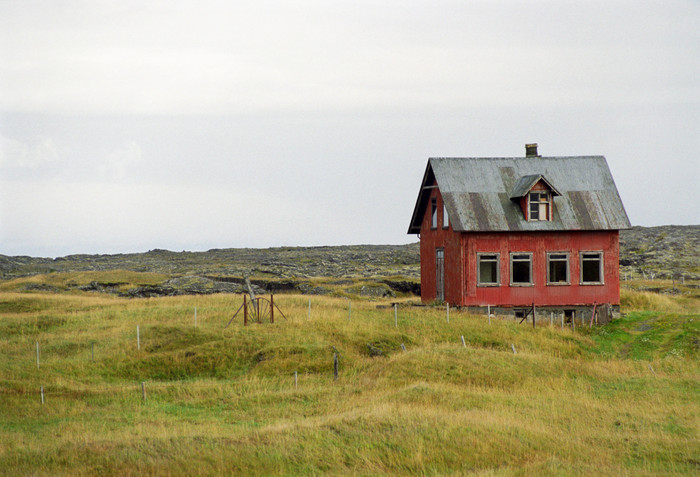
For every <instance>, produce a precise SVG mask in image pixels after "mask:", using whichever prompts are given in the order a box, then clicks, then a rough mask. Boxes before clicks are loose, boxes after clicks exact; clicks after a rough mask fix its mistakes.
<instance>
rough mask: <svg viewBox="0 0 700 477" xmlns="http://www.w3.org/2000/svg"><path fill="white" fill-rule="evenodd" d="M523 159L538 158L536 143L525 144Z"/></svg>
mask: <svg viewBox="0 0 700 477" xmlns="http://www.w3.org/2000/svg"><path fill="white" fill-rule="evenodd" d="M525 157H540V155H539V154H537V143H536V142H535V143H533V144H525Z"/></svg>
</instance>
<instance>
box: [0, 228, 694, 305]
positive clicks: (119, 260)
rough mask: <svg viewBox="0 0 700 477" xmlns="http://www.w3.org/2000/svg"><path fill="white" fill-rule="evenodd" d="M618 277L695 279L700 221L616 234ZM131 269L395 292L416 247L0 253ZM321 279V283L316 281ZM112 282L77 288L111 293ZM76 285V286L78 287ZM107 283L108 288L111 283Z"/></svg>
mask: <svg viewBox="0 0 700 477" xmlns="http://www.w3.org/2000/svg"><path fill="white" fill-rule="evenodd" d="M620 247H621V258H620V267H621V273H622V274H623V278H625V277H627V278H629V279H631V278H668V279H678V280H692V281H696V280H700V253H699V251H700V226H698V225H692V226H663V227H634V228H632V229H630V230H624V231H622V232H621V238H620ZM110 270H128V271H134V272H151V273H158V274H163V275H165V276H167V277H168V279H167V280H166V281H164V282H162V283H159V284H150V285H147V286H143V287H138V288H135V289H133V290H130V292H129V295H130V296H152V295H163V294H168V295H170V294H181V293H217V292H235V291H240V290H241V289H242V283H243V276H245V275H249V276H250V277H251V281H252V283H253V284H254V285H255V286H257V287H259V288H261V289H265V290H271V291H283V290H289V291H298V292H302V293H329V292H331V290H336V291H337V290H338V287H341V288H342V289H343V290H344V291H345V292H347V293H357V294H370V295H372V294H374V295H376V294H393V293H397V292H399V293H400V292H404V293H416V292H419V290H420V285H419V281H420V262H419V249H418V244H417V243H413V244H409V245H350V246H337V247H276V248H267V249H250V248H246V249H214V250H209V251H206V252H170V251H167V250H151V251H149V252H146V253H133V254H115V255H69V256H66V257H60V258H56V259H50V258H35V257H8V256H4V255H0V281H6V280H9V279H13V278H18V277H27V276H32V275H39V274H45V273H51V272H87V271H110ZM319 278H323V280H319ZM112 285H113V284H109V283H90V284H88V285H85V284H83V285H80V287H81V289H85V288H86V286H87V287H88V288H90V287H92V289H94V290H95V291H109V290H110V289H112V288H114V286H112ZM76 286H77V285H76ZM110 287H111V288H110Z"/></svg>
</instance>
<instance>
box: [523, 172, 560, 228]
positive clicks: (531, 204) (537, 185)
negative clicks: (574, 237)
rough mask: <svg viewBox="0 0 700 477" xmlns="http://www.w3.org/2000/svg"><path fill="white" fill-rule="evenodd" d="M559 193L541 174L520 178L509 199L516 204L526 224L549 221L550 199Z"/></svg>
mask: <svg viewBox="0 0 700 477" xmlns="http://www.w3.org/2000/svg"><path fill="white" fill-rule="evenodd" d="M559 195H561V193H560V192H559V191H558V190H557V189H556V188H554V186H553V185H552V183H551V182H549V181H548V180H547V179H546V178H545V177H544V176H543V175H542V174H531V175H528V176H522V177H521V178H520V179H518V181H517V182H516V183H515V186H513V190H512V191H511V193H510V199H511V200H513V201H515V202H517V203H518V204H519V205H520V208H521V210H522V212H523V218H524V219H525V220H527V221H528V222H538V221H547V222H549V221H551V220H552V217H553V216H554V214H553V212H552V211H553V207H554V206H553V203H552V199H553V198H554V197H556V196H559Z"/></svg>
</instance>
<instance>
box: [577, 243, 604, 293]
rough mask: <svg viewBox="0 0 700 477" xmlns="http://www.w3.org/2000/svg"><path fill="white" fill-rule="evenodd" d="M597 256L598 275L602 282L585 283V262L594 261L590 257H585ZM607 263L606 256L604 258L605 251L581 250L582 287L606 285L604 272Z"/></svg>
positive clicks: (580, 271)
mask: <svg viewBox="0 0 700 477" xmlns="http://www.w3.org/2000/svg"><path fill="white" fill-rule="evenodd" d="M593 254H596V255H597V256H598V258H597V260H598V275H599V278H600V280H599V281H597V282H588V281H583V262H584V261H587V260H592V259H591V258H590V257H585V256H584V255H589V256H590V255H593ZM604 265H605V261H604V256H603V251H602V250H581V251H580V252H579V283H580V284H581V285H604V284H605V275H604V273H603V272H604V270H605V266H604Z"/></svg>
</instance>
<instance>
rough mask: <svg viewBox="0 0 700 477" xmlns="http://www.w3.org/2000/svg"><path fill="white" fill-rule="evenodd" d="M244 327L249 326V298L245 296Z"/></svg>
mask: <svg viewBox="0 0 700 477" xmlns="http://www.w3.org/2000/svg"><path fill="white" fill-rule="evenodd" d="M243 326H248V297H247V296H246V295H243Z"/></svg>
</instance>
